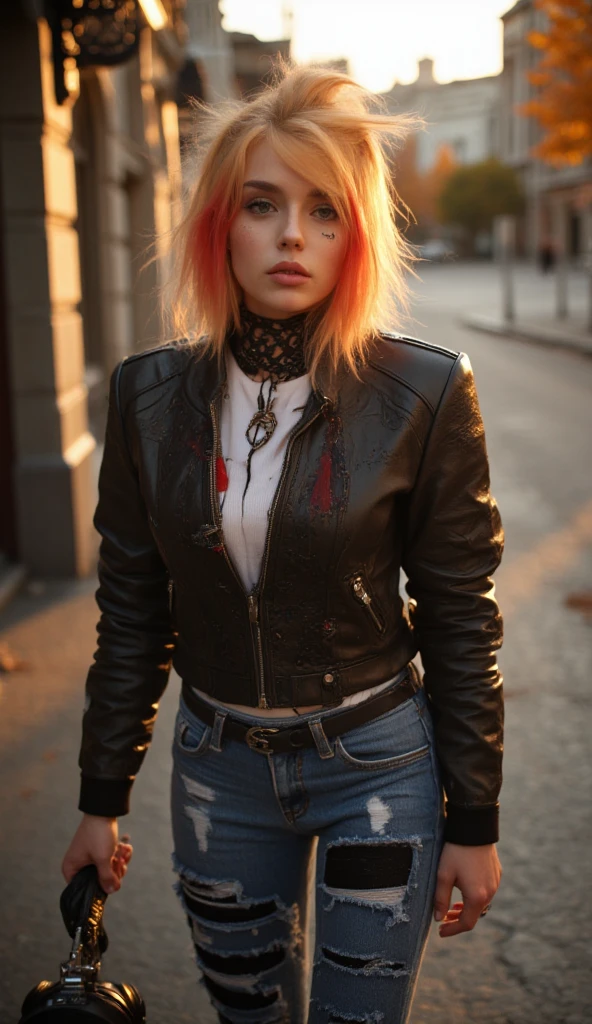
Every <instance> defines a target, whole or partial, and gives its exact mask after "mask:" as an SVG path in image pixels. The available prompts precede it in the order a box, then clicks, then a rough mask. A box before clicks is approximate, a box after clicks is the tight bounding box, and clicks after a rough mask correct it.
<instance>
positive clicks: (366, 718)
mask: <svg viewBox="0 0 592 1024" xmlns="http://www.w3.org/2000/svg"><path fill="white" fill-rule="evenodd" d="M420 685H421V684H420V682H419V678H418V673H417V671H416V670H415V667H414V666H410V667H409V668H408V670H407V675H406V676H405V677H404V678H403V679H402V680H401V682H400V683H398V684H397V685H396V686H394V687H393V689H392V690H387V691H386V692H385V693H378V694H376V696H375V697H369V698H368V700H363V701H361V702H360V703H359V704H354V706H353V707H349V708H347V709H346V710H345V711H338V712H337V713H335V714H331V715H327V716H324V717H323V720H322V724H323V732H324V733H325V736H327V738H330V737H331V736H341V735H342V734H343V733H344V732H348V730H349V729H354V728H355V727H356V726H358V725H364V723H365V722H371V721H372V719H373V718H378V717H379V716H380V715H384V714H386V712H387V711H392V710H393V708H396V707H397V706H398V705H399V704H402V703H403V702H404V701H406V700H409V699H410V698H411V697H412V696H413V694H414V693H415V692H416V691H417V690H418V689H419V687H420ZM182 697H183V700H184V702H185V704H186V705H187V707H188V708H189V710H190V711H191V712H192V713H193V714H194V715H196V716H197V718H199V719H201V721H202V722H205V723H206V725H213V724H214V721H215V719H216V708H215V707H214V706H213V705H212V704H209V703H208V702H207V701H205V700H202V698H201V697H199V696H198V694H196V693H195V690H192V689H191V687H190V686H187V685H186V684H185V683H184V684H183V689H182ZM321 710H322V709H321ZM321 710H320V711H319V712H318V714H321ZM307 717H308V718H309V720H311V719H312V720H315V716H314V714H313V715H308V714H307ZM271 721H273V719H271ZM223 734H224V736H228V737H230V739H233V740H241V741H243V742H244V743H247V744H248V745H249V747H250V748H251V750H256V751H257V752H258V753H259V754H289V753H293V752H294V751H295V750H301V749H302V748H303V747H314V745H315V741H314V737H313V734H312V732H311V730H310V729H309V728H308V724H307V723H306V722H305V723H304V724H302V725H295V726H290V725H284V726H282V727H281V728H280V727H277V726H269V727H268V726H261V725H256V726H251V727H249V726H248V725H247V724H246V723H245V722H241V721H240V720H238V719H236V718H233V717H232V710H230V711H229V713H228V715H227V717H226V718H225V721H224V730H223Z"/></svg>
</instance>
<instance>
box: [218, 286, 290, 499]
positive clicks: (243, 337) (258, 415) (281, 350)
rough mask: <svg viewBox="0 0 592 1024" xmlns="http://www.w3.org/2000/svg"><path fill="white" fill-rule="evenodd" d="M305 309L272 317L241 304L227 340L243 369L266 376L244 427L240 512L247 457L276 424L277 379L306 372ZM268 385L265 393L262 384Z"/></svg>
mask: <svg viewBox="0 0 592 1024" xmlns="http://www.w3.org/2000/svg"><path fill="white" fill-rule="evenodd" d="M306 316H307V314H306V313H297V314H296V316H292V317H289V318H288V319H287V320H272V319H269V318H268V317H263V316H258V315H257V314H256V313H251V312H250V310H248V309H246V307H244V306H243V307H241V325H240V330H238V331H235V332H233V334H232V335H231V336H230V338H229V344H230V348H231V351H232V354H233V355H234V358H235V359H236V362H237V363H238V365H239V367H240V369H241V370H242V371H243V373H245V374H247V376H249V377H256V376H257V375H258V374H259V373H260V372H261V371H263V372H264V373H267V377H266V378H265V379H264V380H262V381H261V387H260V389H259V394H258V396H257V410H256V412H255V413H254V414H253V416H252V417H251V420H250V421H249V425H248V427H247V429H246V431H245V435H246V438H247V441H248V442H249V447H250V450H249V455H248V458H247V482H246V484H245V489H244V491H243V514H244V504H245V495H246V493H247V489H248V487H249V484H250V482H251V459H252V457H253V454H254V453H255V452H256V451H258V450H259V448H262V447H263V445H265V444H267V442H268V441H269V440H270V438H271V437H272V436H273V433H274V431H275V429H276V427H277V418H276V416H275V413H274V411H273V405H274V402H275V392H276V391H277V386H278V384H279V383H280V382H282V381H285V380H294V379H295V378H296V377H301V376H302V375H303V374H305V373H306V372H307V368H306V361H305V358H304V340H305V322H306ZM266 384H267V385H268V390H267V397H265V394H264V392H265V385H266Z"/></svg>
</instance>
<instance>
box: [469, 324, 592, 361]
mask: <svg viewBox="0 0 592 1024" xmlns="http://www.w3.org/2000/svg"><path fill="white" fill-rule="evenodd" d="M460 322H461V324H462V325H463V327H470V328H472V329H473V330H475V331H484V332H485V333H486V334H495V335H497V336H498V337H501V338H510V339H516V340H518V341H531V342H534V343H535V344H537V345H548V346H550V347H552V348H566V349H569V350H570V351H571V352H579V354H580V355H584V356H592V335H590V337H589V338H587V337H585V336H583V335H582V336H580V335H576V334H568V333H564V332H563V331H557V330H555V329H553V328H550V329H546V328H541V327H536V328H534V327H528V326H525V325H522V324H517V323H513V322H509V321H507V320H501V319H499V318H497V317H494V316H484V315H483V314H482V313H465V314H464V315H463V316H461V318H460Z"/></svg>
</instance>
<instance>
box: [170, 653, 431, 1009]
mask: <svg viewBox="0 0 592 1024" xmlns="http://www.w3.org/2000/svg"><path fill="white" fill-rule="evenodd" d="M401 675H402V673H401V674H400V675H399V676H398V677H397V678H396V679H395V680H394V681H393V684H392V685H393V686H395V685H397V680H398V679H400V678H401ZM338 711H339V709H332V710H329V711H323V712H316V713H313V714H311V715H310V716H307V717H309V718H310V720H311V722H312V721H314V722H320V724H321V726H322V723H323V721H324V720H325V719H326V718H328V717H329V716H331V715H334V714H337V713H338ZM231 714H232V716H233V717H235V718H239V719H241V720H242V721H248V722H249V724H253V725H254V724H255V723H258V724H260V725H261V726H269V724H270V721H269V719H268V718H261V717H259V718H258V717H257V716H256V715H254V716H250V715H248V716H247V715H242V714H239V713H237V712H234V711H233V712H231ZM282 722H283V723H284V724H292V725H293V724H294V719H285V720H282ZM222 723H223V717H222V716H219V717H218V719H217V721H216V724H215V725H214V726H213V727H210V726H206V725H205V724H204V723H203V722H201V721H200V720H199V719H198V718H196V717H195V715H193V714H192V713H191V712H189V711H188V709H187V707H186V706H185V705H184V703H183V701H181V704H180V709H179V712H178V715H177V720H176V724H175V739H174V748H173V756H174V768H173V779H172V820H173V834H174V843H175V853H174V855H173V859H174V866H175V869H176V871H177V873H178V875H179V882H178V884H177V886H176V889H177V892H178V894H179V897H180V899H181V902H182V905H183V908H184V910H185V913H186V915H187V919H188V921H189V925H190V928H191V932H192V937H193V942H194V945H195V951H196V959H197V965H198V967H199V969H200V977H201V983H202V984H203V985H204V986H205V988H206V990H207V993H208V996H209V999H210V1000H211V1002H212V1004H213V1006H214V1007H215V1009H216V1011H217V1013H218V1016H219V1020H220V1022H221V1024H280V1022H281V1024H288V1022H289V1024H305V1022H307V1021H308V1024H331V1022H339V1021H349V1022H360V1024H361V1022H364V1024H365V1022H372V1024H379V1022H380V1024H404V1022H405V1021H408V1019H409V1012H410V1007H411V1001H412V998H413V992H414V988H415V984H416V981H417V975H418V971H419V966H420V962H421V958H422V954H423V950H424V946H425V942H426V939H427V934H428V929H429V924H430V920H431V912H432V899H433V894H434V887H435V879H436V870H437V864H438V858H439V855H440V850H441V845H442V830H443V805H442V790H441V785H440V780H439V774H438V767H437V762H436V757H435V753H434V743H433V731H432V723H431V719H430V713H429V710H428V707H427V704H426V698H425V693H424V691H423V689H420V690H418V691H417V693H416V694H415V695H414V696H413V697H412V698H411V699H409V700H407V701H406V702H405V703H403V704H400V705H399V706H398V707H396V708H395V709H394V710H392V711H389V712H387V713H386V714H384V715H382V716H380V717H379V718H376V719H374V720H373V721H371V722H368V723H366V724H364V725H361V726H358V727H356V728H354V729H351V730H350V731H349V732H347V733H344V734H343V735H342V736H339V737H337V738H334V739H332V740H330V741H327V740H326V738H325V742H323V738H324V733H323V732H322V731H319V730H318V729H317V728H315V729H314V730H311V731H312V732H313V735H315V734H316V743H317V746H316V747H311V748H308V749H304V750H300V751H298V752H294V753H290V754H272V755H266V754H261V753H259V752H257V751H255V750H251V749H250V748H249V747H248V746H247V744H246V743H243V742H240V741H236V740H228V739H226V740H225V738H224V730H223V724H222ZM273 724H274V725H277V724H278V721H277V720H274V723H273ZM221 725H222V729H220V726H221ZM311 883H314V885H312V884H311ZM311 891H314V892H315V893H316V899H315V900H314V903H315V904H316V905H315V906H314V907H312V906H310V905H309V903H312V902H313V901H312V900H309V892H311ZM311 912H312V914H313V916H314V926H313V924H312V918H311ZM313 932H314V940H313V939H311V935H312V933H313ZM309 947H314V948H309ZM311 963H312V968H310V965H311ZM196 1019H197V1018H196Z"/></svg>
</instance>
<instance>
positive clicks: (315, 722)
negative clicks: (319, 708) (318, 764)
mask: <svg viewBox="0 0 592 1024" xmlns="http://www.w3.org/2000/svg"><path fill="white" fill-rule="evenodd" d="M308 728H309V729H310V731H311V733H312V738H313V740H314V741H315V746H316V748H317V750H318V753H319V757H322V758H323V760H324V761H325V760H326V759H327V758H329V757H335V752H334V750H333V748H332V746H331V744H330V743H329V740H328V739H327V737H326V735H325V730H324V729H323V723H322V721H321V717H320V715H318V716H317V717H315V718H309V719H308Z"/></svg>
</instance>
